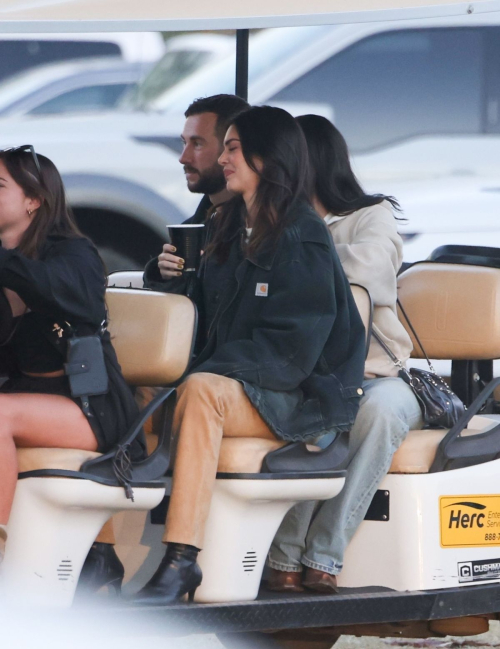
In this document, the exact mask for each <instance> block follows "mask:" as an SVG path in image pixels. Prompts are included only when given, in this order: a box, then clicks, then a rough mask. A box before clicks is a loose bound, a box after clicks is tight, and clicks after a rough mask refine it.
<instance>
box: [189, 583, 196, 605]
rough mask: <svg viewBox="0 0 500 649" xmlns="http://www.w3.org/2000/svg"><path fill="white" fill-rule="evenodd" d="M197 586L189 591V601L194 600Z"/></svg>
mask: <svg viewBox="0 0 500 649" xmlns="http://www.w3.org/2000/svg"><path fill="white" fill-rule="evenodd" d="M196 588H198V586H196ZM196 588H193V590H190V591H189V594H188V602H194V594H195V593H196Z"/></svg>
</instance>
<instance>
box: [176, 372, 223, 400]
mask: <svg viewBox="0 0 500 649" xmlns="http://www.w3.org/2000/svg"><path fill="white" fill-rule="evenodd" d="M214 379H217V377H216V376H215V375H214V374H208V373H206V372H200V373H199V374H190V375H189V376H188V377H187V379H186V380H185V381H183V382H182V383H181V384H180V385H179V387H178V388H177V397H178V398H179V399H180V398H181V397H184V398H186V397H189V396H190V395H196V396H197V397H200V396H201V395H203V394H206V393H207V392H212V391H213V390H214V382H215V381H214Z"/></svg>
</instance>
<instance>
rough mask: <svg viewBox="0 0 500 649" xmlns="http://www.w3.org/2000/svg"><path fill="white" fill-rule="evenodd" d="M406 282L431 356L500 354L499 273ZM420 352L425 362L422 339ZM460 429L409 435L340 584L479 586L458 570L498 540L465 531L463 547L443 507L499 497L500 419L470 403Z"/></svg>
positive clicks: (448, 270)
mask: <svg viewBox="0 0 500 649" xmlns="http://www.w3.org/2000/svg"><path fill="white" fill-rule="evenodd" d="M398 286H399V297H400V300H401V303H402V304H403V307H404V309H405V311H406V312H407V314H408V316H409V318H410V320H411V322H412V324H413V326H414V328H415V330H416V331H417V333H418V335H419V337H420V339H421V341H422V344H423V346H424V348H425V350H426V352H427V354H428V355H429V357H430V358H433V359H451V360H455V359H457V360H475V359H477V360H484V359H494V358H499V357H500V270H499V269H495V268H488V267H479V266H469V265H456V264H444V263H433V262H422V263H418V264H415V265H413V266H412V267H411V268H409V269H408V270H407V271H405V272H404V273H402V275H400V277H399V278H398ZM401 321H402V322H404V318H401ZM408 333H410V335H411V332H410V331H409V332H408ZM372 344H376V342H372ZM413 355H414V356H415V357H417V358H418V357H421V356H420V350H419V348H418V345H416V344H415V341H414V352H413ZM492 387H493V386H492ZM492 387H490V389H492ZM467 420H468V421H467ZM462 423H463V424H466V425H467V427H466V428H465V429H464V430H462V425H459V426H456V427H454V429H452V431H448V430H430V429H427V430H413V431H410V432H409V434H408V436H407V438H406V440H405V441H404V442H403V444H402V445H401V446H400V448H399V449H398V450H397V451H396V453H395V454H394V457H393V460H392V464H391V467H390V471H389V475H387V476H386V477H385V478H384V480H383V481H382V483H381V484H380V486H379V492H378V494H377V497H378V512H377V511H375V513H373V512H372V514H371V516H370V517H369V518H370V519H369V520H365V521H363V523H362V524H361V526H360V527H359V529H358V530H357V532H356V534H355V536H354V538H353V540H352V542H351V543H350V545H349V547H348V548H347V551H346V554H345V562H344V568H343V570H342V572H341V574H340V575H339V580H338V581H339V585H341V586H345V587H358V586H375V585H376V586H385V587H388V588H394V589H396V590H425V589H436V588H445V587H447V586H459V585H462V584H464V585H467V584H471V583H473V582H472V581H471V580H470V581H466V580H462V579H460V578H459V570H460V566H459V564H461V563H462V562H471V561H472V562H474V561H476V560H477V561H483V560H484V561H485V562H486V563H487V562H488V560H492V561H493V560H494V559H495V558H496V557H497V556H498V552H499V548H498V545H499V543H488V542H485V538H486V537H485V538H483V539H482V543H480V542H478V538H476V537H470V538H469V537H468V536H467V535H468V534H471V532H469V531H468V530H469V528H467V529H466V528H464V529H463V530H460V533H462V537H460V538H458V537H457V539H456V541H455V542H451V543H450V542H449V539H448V536H447V535H448V532H447V530H448V529H449V528H448V525H449V524H451V523H450V521H449V520H448V519H447V518H446V516H447V515H448V514H449V512H450V511H452V510H449V509H448V510H446V509H443V508H445V507H446V506H448V505H446V504H445V503H447V502H448V501H445V500H442V499H445V498H446V497H448V496H451V497H452V501H451V502H458V503H464V502H465V503H468V502H470V501H473V500H474V496H471V494H483V495H484V494H486V495H488V494H496V493H498V487H497V484H498V475H499V473H500V459H497V458H500V431H499V426H498V424H499V422H498V418H497V417H495V416H488V415H477V414H476V409H475V406H474V404H472V405H471V406H470V408H469V410H468V412H466V414H465V416H464V420H463V422H462ZM460 431H461V432H460ZM464 496H467V498H465V497H464ZM481 502H482V501H481ZM479 507H482V505H479ZM462 508H463V507H462ZM464 511H465V510H464ZM474 511H475V510H473V509H471V513H470V516H472V513H473V512H474ZM455 513H456V512H455ZM468 515H469V514H468ZM469 520H471V519H470V518H469ZM472 520H473V519H472ZM453 525H454V523H453ZM453 529H454V528H453ZM487 531H489V530H487ZM457 534H458V532H457ZM463 534H465V536H463ZM485 534H486V532H485ZM484 536H485V535H484V534H483V537H484ZM490 538H492V537H490V536H488V539H490ZM498 538H499V541H500V534H499V535H498Z"/></svg>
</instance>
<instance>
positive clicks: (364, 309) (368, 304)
mask: <svg viewBox="0 0 500 649" xmlns="http://www.w3.org/2000/svg"><path fill="white" fill-rule="evenodd" d="M351 291H352V296H353V298H354V301H355V302H356V306H357V307H358V311H359V315H360V316H361V320H362V321H363V325H364V327H365V331H366V347H367V348H368V347H369V345H370V339H371V332H372V318H373V303H372V299H371V297H370V294H369V293H368V291H367V289H366V288H365V287H364V286H360V285H359V284H351ZM366 353H367V354H368V349H367V352H366Z"/></svg>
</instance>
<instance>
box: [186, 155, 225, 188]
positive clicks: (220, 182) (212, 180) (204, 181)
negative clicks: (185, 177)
mask: <svg viewBox="0 0 500 649" xmlns="http://www.w3.org/2000/svg"><path fill="white" fill-rule="evenodd" d="M184 171H188V172H194V173H197V174H198V180H196V181H195V182H191V183H190V182H189V181H188V189H189V191H190V192H193V194H209V195H210V194H218V193H219V192H221V191H222V190H223V189H225V187H226V179H225V178H224V172H223V170H222V167H221V166H220V164H219V163H217V162H216V163H215V164H214V165H213V166H212V167H210V168H209V169H206V170H205V171H202V172H200V171H199V170H198V169H195V168H194V167H190V166H189V165H184Z"/></svg>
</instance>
